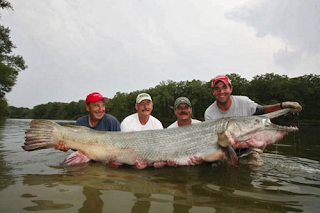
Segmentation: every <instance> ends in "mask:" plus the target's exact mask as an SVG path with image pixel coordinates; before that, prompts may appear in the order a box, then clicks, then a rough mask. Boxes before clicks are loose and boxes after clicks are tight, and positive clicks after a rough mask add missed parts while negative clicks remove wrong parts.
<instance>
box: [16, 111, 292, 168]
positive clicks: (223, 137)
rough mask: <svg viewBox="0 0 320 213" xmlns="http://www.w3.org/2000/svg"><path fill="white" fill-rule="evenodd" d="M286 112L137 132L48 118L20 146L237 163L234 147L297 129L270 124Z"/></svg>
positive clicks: (99, 157)
mask: <svg viewBox="0 0 320 213" xmlns="http://www.w3.org/2000/svg"><path fill="white" fill-rule="evenodd" d="M289 111H290V109H283V110H279V111H276V112H273V113H269V114H265V115H263V116H249V117H229V118H221V119H217V120H214V121H205V122H201V123H198V124H193V125H189V126H185V127H179V128H170V129H162V130H146V131H138V132H110V131H108V132H102V131H95V130H91V129H90V128H87V127H82V126H61V125H59V124H57V123H55V122H53V121H49V120H33V121H31V122H30V129H28V130H26V133H25V134H26V136H25V143H24V146H22V148H23V149H24V150H26V151H33V150H37V149H47V148H53V147H54V146H55V145H56V144H57V143H58V142H60V141H64V142H65V143H66V146H67V147H68V148H70V149H74V150H78V151H79V152H81V153H82V154H83V155H85V156H87V157H88V158H90V159H92V160H95V161H99V162H103V163H108V162H109V161H110V160H111V159H112V158H115V159H116V161H117V162H119V163H124V164H129V165H134V164H135V159H136V158H143V159H145V160H146V161H147V162H148V164H151V165H152V163H154V162H157V161H167V160H170V159H172V160H174V161H175V163H176V164H177V165H188V160H189V159H190V157H192V156H198V157H200V158H201V159H202V160H204V161H207V162H212V161H215V160H217V159H220V158H222V157H224V156H225V155H224V153H225V150H227V151H228V152H229V153H228V154H227V156H231V161H232V163H233V164H235V163H236V160H237V159H235V158H236V157H234V155H235V153H234V149H236V148H247V147H257V148H264V147H265V146H267V145H270V144H273V143H276V142H277V141H279V140H281V139H282V138H283V136H284V135H286V134H287V133H288V132H294V131H297V130H298V128H297V127H286V126H279V125H275V124H273V123H271V121H270V119H272V118H274V117H278V116H281V115H284V114H286V113H288V112H289ZM231 147H232V148H231ZM225 148H226V149H225Z"/></svg>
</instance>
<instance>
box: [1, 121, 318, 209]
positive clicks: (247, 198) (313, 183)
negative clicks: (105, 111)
mask: <svg viewBox="0 0 320 213" xmlns="http://www.w3.org/2000/svg"><path fill="white" fill-rule="evenodd" d="M29 122H30V120H19V119H6V120H0V180H1V182H0V197H1V199H0V211H1V212H6V213H8V212H121V213H123V212H137V213H143V212H161V213H162V212H196V213H202V212H223V213H227V212H242V213H244V212H263V213H264V212H319V209H320V164H319V161H320V154H319V153H320V139H319V138H320V128H319V127H304V126H301V127H299V129H300V131H299V132H296V133H290V134H289V135H287V136H286V137H285V138H284V140H282V141H280V142H279V143H278V144H277V145H272V146H268V147H267V148H266V150H265V152H264V153H263V154H262V155H261V156H262V159H263V160H264V164H263V165H262V166H260V167H249V166H229V165H227V164H226V163H222V164H220V165H215V166H212V165H211V164H209V163H205V164H202V165H200V166H194V167H178V168H172V167H165V168H160V169H154V168H148V169H145V170H135V169H133V168H131V167H129V166H128V167H127V166H123V167H120V168H118V169H111V168H107V167H104V166H102V165H100V164H99V163H89V164H84V165H79V166H72V167H64V166H61V165H60V163H61V162H62V161H63V160H64V159H65V158H66V157H67V156H68V155H69V154H70V153H71V151H70V152H66V153H65V152H61V151H57V150H53V149H47V150H38V151H34V152H26V151H23V149H22V148H21V145H22V144H23V143H24V131H25V129H27V128H28V126H29Z"/></svg>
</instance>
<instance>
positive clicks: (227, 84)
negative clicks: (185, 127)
mask: <svg viewBox="0 0 320 213" xmlns="http://www.w3.org/2000/svg"><path fill="white" fill-rule="evenodd" d="M211 86H212V95H213V96H214V98H215V101H214V102H213V103H212V104H211V105H210V106H209V107H208V108H207V109H206V111H205V113H204V118H205V120H206V121H207V120H215V119H219V118H223V117H234V116H251V115H262V114H266V113H270V112H274V111H277V110H281V109H284V108H292V111H293V112H296V113H298V112H300V111H301V110H302V107H301V105H300V104H299V103H297V102H289V101H287V102H281V103H277V104H273V105H267V106H261V105H258V104H257V103H255V102H254V101H252V100H251V99H249V98H248V97H246V96H235V95H231V94H232V90H233V87H232V84H231V80H230V79H229V78H228V76H226V75H218V76H216V77H215V78H213V79H212V81H211ZM237 151H238V154H239V155H240V154H242V152H241V151H244V150H240V149H238V150H237ZM246 151H250V152H252V153H253V155H254V156H255V157H256V160H257V161H259V162H262V160H261V159H260V155H259V154H258V152H262V151H260V150H251V149H250V150H246Z"/></svg>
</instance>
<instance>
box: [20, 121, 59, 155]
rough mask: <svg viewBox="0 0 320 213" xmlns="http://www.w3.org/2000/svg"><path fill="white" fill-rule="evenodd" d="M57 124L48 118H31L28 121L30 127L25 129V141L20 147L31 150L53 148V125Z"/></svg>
mask: <svg viewBox="0 0 320 213" xmlns="http://www.w3.org/2000/svg"><path fill="white" fill-rule="evenodd" d="M55 125H57V124H55V123H54V122H52V121H48V120H33V121H31V122H30V129H27V130H26V131H25V142H24V146H22V148H23V149H24V150H25V151H33V150H37V149H48V148H53V147H54V145H55V143H54V141H53V134H52V133H53V130H54V126H55Z"/></svg>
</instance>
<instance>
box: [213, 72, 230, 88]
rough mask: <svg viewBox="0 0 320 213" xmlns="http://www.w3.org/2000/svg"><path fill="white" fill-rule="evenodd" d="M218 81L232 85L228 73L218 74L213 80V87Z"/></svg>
mask: <svg viewBox="0 0 320 213" xmlns="http://www.w3.org/2000/svg"><path fill="white" fill-rule="evenodd" d="M218 81H222V82H223V83H224V84H225V85H229V84H230V85H231V80H230V79H229V78H228V76H226V75H218V76H216V77H214V78H213V79H212V81H211V87H214V85H216V83H217V82H218Z"/></svg>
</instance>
